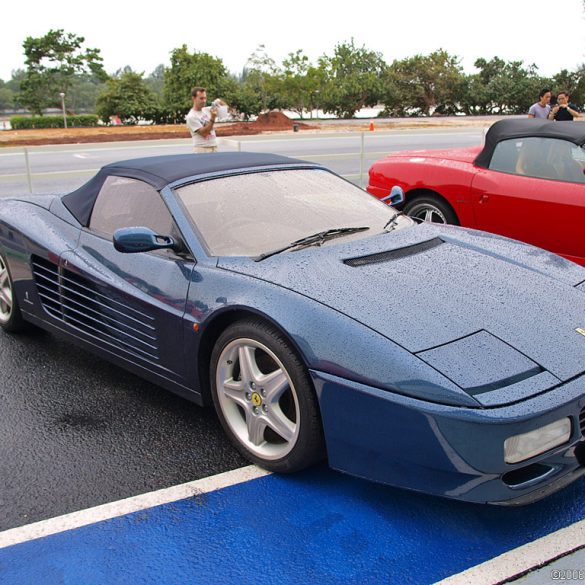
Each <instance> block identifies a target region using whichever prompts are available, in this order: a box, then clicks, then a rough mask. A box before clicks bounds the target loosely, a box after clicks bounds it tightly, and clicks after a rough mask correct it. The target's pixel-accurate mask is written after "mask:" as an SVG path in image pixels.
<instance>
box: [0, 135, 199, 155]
mask: <svg viewBox="0 0 585 585" xmlns="http://www.w3.org/2000/svg"><path fill="white" fill-rule="evenodd" d="M170 140H173V141H174V140H180V141H181V142H174V143H173V144H144V143H147V142H149V143H152V142H157V141H153V140H136V141H128V142H127V143H126V144H127V145H126V146H94V147H87V146H86V145H85V144H87V143H85V144H84V145H83V146H81V145H80V146H79V147H78V148H76V149H67V150H61V149H59V148H54V147H55V146H56V145H55V144H40V145H32V146H26V147H25V146H8V147H6V148H10V149H14V148H17V149H20V150H19V152H0V157H3V156H17V155H20V156H23V151H24V149H25V148H28V151H29V154H33V153H34V154H35V156H36V155H37V154H71V153H75V152H80V151H82V152H107V151H112V150H132V149H136V148H139V149H141V150H146V149H149V148H177V147H182V146H187V147H189V146H190V144H191V139H190V138H171V139H170ZM129 143H130V144H129ZM106 144H111V143H106ZM128 144H129V145H128ZM189 152H191V150H189V149H187V150H186V151H185V153H186V154H188V153H189Z"/></svg>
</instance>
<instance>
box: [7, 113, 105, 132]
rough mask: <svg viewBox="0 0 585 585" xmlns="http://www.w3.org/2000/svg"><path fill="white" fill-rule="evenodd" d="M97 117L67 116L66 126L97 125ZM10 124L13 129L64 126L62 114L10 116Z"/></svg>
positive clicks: (83, 126) (86, 126)
mask: <svg viewBox="0 0 585 585" xmlns="http://www.w3.org/2000/svg"><path fill="white" fill-rule="evenodd" d="M97 124H98V117H97V116H96V115H94V114H82V115H79V116H67V127H68V128H90V127H92V126H97ZM10 125H11V126H12V128H13V129H14V130H30V129H33V128H35V129H37V128H64V126H65V124H64V122H63V116H12V118H10Z"/></svg>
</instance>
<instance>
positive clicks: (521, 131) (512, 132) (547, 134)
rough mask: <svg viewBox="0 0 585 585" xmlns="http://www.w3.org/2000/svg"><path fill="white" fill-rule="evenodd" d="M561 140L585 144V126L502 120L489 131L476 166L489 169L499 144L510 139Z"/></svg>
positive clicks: (566, 123)
mask: <svg viewBox="0 0 585 585" xmlns="http://www.w3.org/2000/svg"><path fill="white" fill-rule="evenodd" d="M529 136H537V137H539V138H560V139H562V140H568V141H569V142H573V143H574V144H576V145H577V146H582V145H583V144H584V143H585V124H583V123H580V122H553V121H552V120H540V119H537V118H522V119H512V120H500V121H499V122H496V123H495V124H494V125H493V126H491V127H490V129H489V130H488V131H487V134H486V136H485V145H484V147H483V150H482V151H481V152H480V153H479V154H478V155H477V158H476V159H475V165H476V166H478V167H482V168H484V169H487V168H488V165H489V164H490V161H491V159H492V154H493V152H494V149H495V147H496V144H498V142H501V141H502V140H508V139H510V138H528V137H529Z"/></svg>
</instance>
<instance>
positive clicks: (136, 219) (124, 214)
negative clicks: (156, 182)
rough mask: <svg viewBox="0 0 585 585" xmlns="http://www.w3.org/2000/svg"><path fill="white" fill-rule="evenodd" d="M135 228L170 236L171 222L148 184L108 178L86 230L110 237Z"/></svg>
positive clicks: (158, 197)
mask: <svg viewBox="0 0 585 585" xmlns="http://www.w3.org/2000/svg"><path fill="white" fill-rule="evenodd" d="M138 226H141V227H148V228H150V229H151V230H153V231H155V232H156V233H157V234H170V233H171V232H172V231H173V219H172V217H171V214H170V213H169V211H168V209H167V208H166V206H165V204H164V203H163V200H162V199H161V196H160V195H159V193H158V192H157V191H156V190H155V189H154V188H153V187H151V186H150V185H148V184H146V183H144V182H143V181H138V180H136V179H127V178H126V177H108V178H107V179H106V180H105V182H104V184H103V185H102V188H101V190H100V192H99V194H98V196H97V199H96V202H95V204H94V206H93V211H92V213H91V219H90V221H89V229H91V230H93V231H96V232H98V233H100V234H103V235H106V236H111V235H112V234H113V233H114V232H115V231H116V230H117V229H119V228H123V227H138Z"/></svg>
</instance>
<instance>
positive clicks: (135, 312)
mask: <svg viewBox="0 0 585 585" xmlns="http://www.w3.org/2000/svg"><path fill="white" fill-rule="evenodd" d="M134 226H144V227H149V228H151V229H152V230H154V231H155V232H156V233H158V234H164V235H169V234H172V235H173V236H174V237H175V238H180V234H179V233H178V229H177V228H176V226H175V224H174V222H173V219H172V217H171V214H170V213H169V211H168V209H167V208H166V206H165V204H164V202H163V200H162V198H161V196H160V194H159V193H158V192H157V191H156V190H155V189H154V188H152V187H151V186H150V185H148V184H146V183H144V182H142V181H138V180H136V179H129V178H125V177H108V178H107V179H106V181H105V182H104V184H103V186H102V188H101V190H100V192H99V194H98V197H97V200H96V203H95V205H94V208H93V211H92V215H91V219H90V223H89V226H88V227H87V228H86V229H84V230H82V233H81V235H80V238H79V243H78V247H77V248H76V249H75V250H73V251H70V252H68V253H66V254H64V255H63V256H62V259H61V263H62V266H61V270H62V274H63V279H64V282H65V285H66V287H67V289H68V290H67V291H66V294H65V295H64V296H65V297H66V301H64V314H65V315H66V318H67V320H68V322H69V324H70V325H71V326H73V327H75V328H76V330H77V333H78V335H80V336H82V337H84V338H85V339H89V340H91V341H92V343H94V344H95V345H98V346H99V347H101V348H102V349H103V350H105V351H107V352H108V353H110V354H113V355H114V356H116V357H117V358H118V359H122V360H124V361H126V362H129V363H130V364H133V365H134V366H137V367H138V368H140V369H145V370H148V371H149V372H151V373H152V374H154V375H155V376H156V378H155V381H157V382H158V383H163V382H164V381H165V380H168V381H170V382H173V383H179V384H183V383H184V382H185V378H186V367H185V363H186V362H185V359H184V358H185V356H184V355H183V352H182V348H183V343H182V338H183V326H182V321H183V315H184V311H185V302H186V298H187V293H188V289H189V283H190V280H191V273H192V271H193V266H194V261H193V260H192V259H189V258H188V257H185V256H178V255H177V254H176V253H174V252H172V251H170V250H162V251H156V252H148V253H139V254H124V253H121V252H118V251H116V250H115V249H114V246H113V242H112V234H113V232H114V231H115V230H116V229H118V228H121V227H134ZM191 361H192V360H189V362H191ZM163 385H164V384H163Z"/></svg>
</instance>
